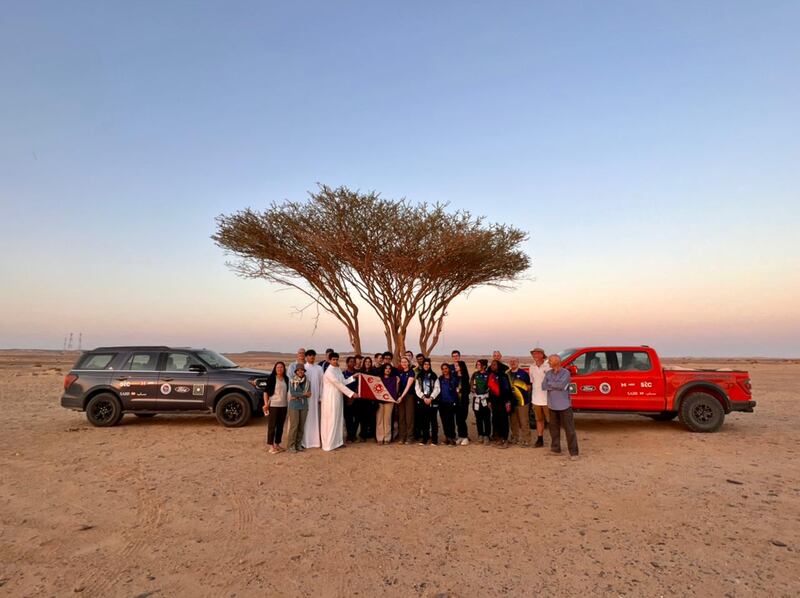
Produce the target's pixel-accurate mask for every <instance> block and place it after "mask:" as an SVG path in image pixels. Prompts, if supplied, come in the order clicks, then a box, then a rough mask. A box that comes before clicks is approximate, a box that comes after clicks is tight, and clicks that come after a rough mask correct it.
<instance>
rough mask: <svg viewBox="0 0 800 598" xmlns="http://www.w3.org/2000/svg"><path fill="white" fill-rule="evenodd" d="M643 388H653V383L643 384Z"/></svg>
mask: <svg viewBox="0 0 800 598" xmlns="http://www.w3.org/2000/svg"><path fill="white" fill-rule="evenodd" d="M642 388H653V383H652V382H642Z"/></svg>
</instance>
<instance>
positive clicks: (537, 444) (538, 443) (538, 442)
mask: <svg viewBox="0 0 800 598" xmlns="http://www.w3.org/2000/svg"><path fill="white" fill-rule="evenodd" d="M543 446H544V439H543V438H537V439H536V442H535V443H534V444H533V448H542V447H543Z"/></svg>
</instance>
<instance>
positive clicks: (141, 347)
mask: <svg viewBox="0 0 800 598" xmlns="http://www.w3.org/2000/svg"><path fill="white" fill-rule="evenodd" d="M131 349H135V350H143V351H147V350H166V349H169V347H167V346H165V345H116V346H112V347H97V348H96V349H92V351H127V350H131Z"/></svg>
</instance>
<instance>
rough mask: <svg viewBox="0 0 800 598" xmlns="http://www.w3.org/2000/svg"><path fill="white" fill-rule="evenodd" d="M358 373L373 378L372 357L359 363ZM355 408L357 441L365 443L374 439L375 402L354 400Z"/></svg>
mask: <svg viewBox="0 0 800 598" xmlns="http://www.w3.org/2000/svg"><path fill="white" fill-rule="evenodd" d="M360 373H362V374H367V375H370V376H374V375H375V374H374V368H373V366H372V357H369V356H367V357H365V358H364V359H363V361H362V362H361V370H360ZM353 404H354V406H355V408H356V412H357V414H358V415H357V417H358V427H359V431H358V440H359V442H366V441H367V440H369V439H371V438H375V416H376V414H377V408H378V406H377V404H376V401H373V400H371V399H356V400H355V401H353Z"/></svg>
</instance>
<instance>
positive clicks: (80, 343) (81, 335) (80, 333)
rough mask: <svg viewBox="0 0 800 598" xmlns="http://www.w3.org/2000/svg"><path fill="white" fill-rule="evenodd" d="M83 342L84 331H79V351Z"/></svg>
mask: <svg viewBox="0 0 800 598" xmlns="http://www.w3.org/2000/svg"><path fill="white" fill-rule="evenodd" d="M82 344H83V332H79V333H78V351H80V350H81V345H82Z"/></svg>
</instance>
